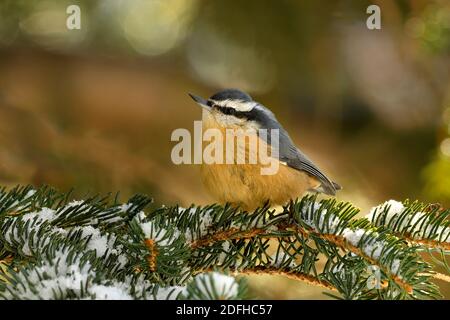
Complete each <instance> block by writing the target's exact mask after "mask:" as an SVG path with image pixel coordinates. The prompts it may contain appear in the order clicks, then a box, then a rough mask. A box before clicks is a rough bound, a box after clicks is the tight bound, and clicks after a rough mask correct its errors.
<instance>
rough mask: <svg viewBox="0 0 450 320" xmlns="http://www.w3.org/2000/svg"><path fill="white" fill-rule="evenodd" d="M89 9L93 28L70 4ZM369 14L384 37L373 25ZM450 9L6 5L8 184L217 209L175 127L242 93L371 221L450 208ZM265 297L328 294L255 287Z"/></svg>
mask: <svg viewBox="0 0 450 320" xmlns="http://www.w3.org/2000/svg"><path fill="white" fill-rule="evenodd" d="M70 4H78V5H80V7H81V17H82V28H81V30H72V31H69V30H67V29H66V18H67V14H66V8H67V6H68V5H70ZM369 4H378V5H379V6H380V7H381V14H382V30H374V31H371V30H368V29H367V28H366V25H365V22H366V19H367V17H368V15H367V14H366V8H367V6H368V5H369ZM449 71H450V2H448V1H445V0H442V1H438V0H436V1H429V0H415V1H406V0H405V1H391V0H386V1H370V2H369V1H350V0H341V1H332V0H329V1H312V0H311V1H294V0H283V1H261V0H246V1H240V0H239V1H238V0H235V1H230V0H213V1H208V0H197V1H194V0H127V1H125V0H102V1H101V0H98V1H94V0H84V1H81V0H80V1H75V0H73V1H65V0H52V1H45V0H42V1H30V0H2V1H1V2H0V184H1V185H5V186H14V185H16V184H19V183H20V184H28V183H32V184H34V185H42V184H49V185H52V186H54V187H56V188H59V189H61V190H68V189H70V188H72V187H74V188H75V190H76V193H77V194H82V193H84V192H87V191H91V192H95V193H106V192H110V191H113V192H116V191H120V192H121V195H122V197H123V199H125V198H126V197H127V196H129V195H131V194H133V193H146V194H149V195H152V196H153V197H154V198H155V201H156V203H158V204H163V203H164V204H175V203H180V204H182V205H184V206H188V205H190V204H191V203H196V204H207V203H209V202H211V201H212V200H211V199H210V198H208V196H207V195H206V193H205V191H204V190H203V189H202V187H201V184H200V180H199V177H198V168H196V167H195V166H175V165H173V164H172V162H171V160H170V151H171V148H172V147H173V145H174V143H173V142H171V141H170V135H171V132H172V131H173V130H174V129H176V128H180V127H184V128H188V129H191V128H192V126H193V121H194V120H198V119H200V109H199V108H198V107H197V106H196V105H195V104H194V103H193V102H192V101H191V100H190V98H189V97H188V96H187V92H194V93H197V94H199V95H202V96H210V95H211V94H212V93H214V92H215V91H217V90H219V89H222V88H226V87H237V88H240V89H242V90H246V91H248V92H249V93H250V94H252V96H253V97H254V98H255V99H256V100H258V101H260V102H262V103H263V104H265V105H266V106H268V107H270V108H271V109H272V110H273V111H274V112H275V113H276V114H277V116H278V118H279V120H280V121H281V122H282V123H283V125H284V126H285V127H286V129H287V130H288V131H289V132H290V133H291V135H292V137H293V139H294V141H295V142H296V143H297V144H298V145H299V146H300V147H301V148H302V150H303V151H305V153H307V154H308V155H309V156H310V157H311V158H312V159H313V160H314V161H315V162H316V163H317V164H318V165H319V166H320V167H322V168H323V169H324V171H325V172H327V173H329V175H330V176H331V177H333V178H334V179H335V180H336V181H338V182H339V183H340V184H342V185H343V186H344V190H343V191H342V192H340V193H339V195H338V198H339V199H341V200H346V201H351V202H353V203H354V204H355V205H356V206H358V207H360V208H361V209H362V210H363V212H365V211H367V210H368V209H369V208H370V207H371V206H372V205H375V204H378V203H380V202H382V201H385V200H387V199H397V200H403V199H405V198H411V199H419V200H422V201H425V202H439V203H441V204H443V205H444V206H450V160H449V159H450V81H449V79H450V75H449ZM251 287H252V293H253V294H255V295H257V296H259V297H263V298H285V299H293V298H324V297H325V296H323V295H321V290H320V289H316V288H311V287H309V286H304V285H301V284H298V283H293V282H291V281H288V280H285V279H282V278H268V277H262V278H254V279H253V280H252V281H251Z"/></svg>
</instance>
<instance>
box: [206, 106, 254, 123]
mask: <svg viewBox="0 0 450 320" xmlns="http://www.w3.org/2000/svg"><path fill="white" fill-rule="evenodd" d="M212 107H213V108H216V109H217V110H219V111H220V112H221V113H223V114H226V115H232V116H235V117H236V118H240V119H243V118H245V119H248V120H253V118H254V115H253V113H252V112H251V111H236V109H233V108H228V107H222V106H219V105H217V104H212Z"/></svg>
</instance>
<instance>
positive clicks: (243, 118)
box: [189, 89, 270, 128]
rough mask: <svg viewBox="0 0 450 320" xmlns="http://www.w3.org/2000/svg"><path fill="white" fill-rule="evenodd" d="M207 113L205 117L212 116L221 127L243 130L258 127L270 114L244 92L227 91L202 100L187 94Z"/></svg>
mask: <svg viewBox="0 0 450 320" xmlns="http://www.w3.org/2000/svg"><path fill="white" fill-rule="evenodd" d="M189 95H190V96H191V98H192V99H193V100H194V101H195V102H197V104H198V105H200V106H201V107H202V108H203V109H204V110H206V112H207V116H212V117H214V119H215V120H216V121H217V123H219V124H220V125H221V126H223V127H229V126H239V127H243V128H255V127H259V124H260V122H261V121H264V118H265V117H267V116H268V115H269V113H270V111H268V110H267V109H266V108H264V107H263V106H262V105H260V104H259V103H258V102H256V101H253V99H252V97H250V95H248V94H247V93H245V92H242V91H240V90H237V89H227V90H223V91H220V92H217V93H216V94H214V95H212V96H211V97H210V98H209V99H204V98H201V97H198V96H196V95H193V94H189Z"/></svg>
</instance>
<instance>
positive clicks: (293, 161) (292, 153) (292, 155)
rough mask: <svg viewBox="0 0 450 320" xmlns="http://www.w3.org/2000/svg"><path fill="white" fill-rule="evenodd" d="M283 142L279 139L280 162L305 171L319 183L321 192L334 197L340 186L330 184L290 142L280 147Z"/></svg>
mask: <svg viewBox="0 0 450 320" xmlns="http://www.w3.org/2000/svg"><path fill="white" fill-rule="evenodd" d="M280 136H281V135H280ZM283 140H284V139H283V138H281V137H280V148H279V158H280V161H282V162H285V163H286V165H288V166H289V167H291V168H293V169H296V170H300V171H305V172H306V173H308V174H309V175H311V176H313V177H315V178H317V179H318V180H319V181H320V183H321V186H320V189H321V191H322V192H324V193H326V194H329V195H335V194H336V190H339V189H340V186H339V185H338V184H336V183H334V182H332V181H331V180H330V179H329V178H328V177H327V176H326V175H325V174H324V173H323V172H322V171H320V169H319V168H318V167H317V166H316V165H315V164H314V163H313V162H312V161H311V160H310V159H309V158H308V157H307V156H306V155H305V154H304V153H302V152H301V151H300V150H299V149H298V148H296V147H295V145H294V144H293V143H292V141H288V140H286V141H287V142H285V143H284V145H282V144H283V143H282V142H281V141H283ZM289 140H290V139H289Z"/></svg>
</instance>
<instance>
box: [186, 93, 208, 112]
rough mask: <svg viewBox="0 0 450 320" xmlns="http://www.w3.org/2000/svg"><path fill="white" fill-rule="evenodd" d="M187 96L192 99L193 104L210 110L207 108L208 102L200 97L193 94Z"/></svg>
mask: <svg viewBox="0 0 450 320" xmlns="http://www.w3.org/2000/svg"><path fill="white" fill-rule="evenodd" d="M189 96H190V97H191V98H192V100H194V101H195V102H197V104H198V105H199V106H200V107H202V108H205V109H210V107H209V106H208V101H207V100H205V99H203V98H202V97H199V96H196V95H195V94H192V93H189Z"/></svg>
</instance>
